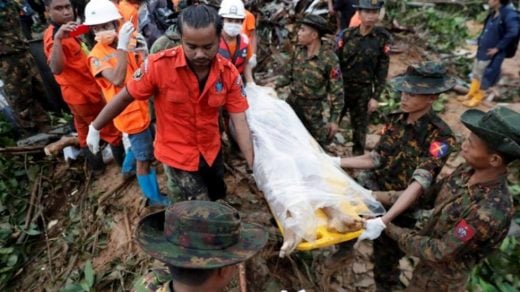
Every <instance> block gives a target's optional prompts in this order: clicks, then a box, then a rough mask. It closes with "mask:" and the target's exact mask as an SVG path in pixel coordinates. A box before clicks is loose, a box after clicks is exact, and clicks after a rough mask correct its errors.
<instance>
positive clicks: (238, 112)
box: [91, 0, 253, 200]
mask: <svg viewBox="0 0 520 292" xmlns="http://www.w3.org/2000/svg"><path fill="white" fill-rule="evenodd" d="M94 1H95V0H94ZM178 26H179V33H180V34H181V42H182V45H181V46H178V47H175V48H172V49H168V50H164V51H161V52H159V53H157V54H152V55H150V56H149V57H148V61H147V64H145V65H143V66H141V68H140V69H139V70H138V71H136V72H135V74H134V77H133V79H132V80H130V81H129V82H128V83H127V85H126V87H125V88H123V89H122V90H121V91H120V92H119V93H118V94H117V95H116V96H115V97H114V98H113V100H112V101H111V102H109V103H108V105H107V106H106V107H105V108H104V109H103V111H102V112H101V113H100V114H99V116H98V117H97V118H96V120H95V121H94V122H93V123H92V127H91V130H92V129H93V130H94V131H97V130H96V129H101V128H102V127H103V126H104V125H105V124H107V123H108V122H109V121H110V120H111V119H112V118H114V117H115V116H117V115H118V114H119V113H120V112H121V111H123V110H124V109H125V108H126V107H127V106H128V105H129V104H131V103H132V102H134V101H135V100H147V99H149V98H150V96H151V95H152V94H153V95H154V98H155V112H156V115H157V136H156V140H155V157H156V158H157V159H158V160H159V161H161V162H163V163H164V164H165V169H166V174H167V175H168V179H169V180H173V181H174V182H175V185H177V186H178V187H179V188H180V190H181V194H182V195H183V196H184V198H185V199H188V200H189V199H207V198H208V197H209V199H210V200H217V199H222V198H224V197H225V195H226V185H225V182H224V164H223V160H222V154H221V137H220V131H219V123H218V120H219V112H220V109H221V108H222V107H224V108H225V109H226V110H227V111H228V112H229V114H230V118H231V121H232V122H233V125H234V126H235V129H236V141H237V143H238V145H239V147H240V149H241V151H242V153H243V154H244V157H245V160H246V161H247V163H248V165H249V167H252V165H253V146H252V141H251V135H250V131H249V126H248V124H247V120H246V115H245V111H246V110H247V108H248V103H247V100H246V97H245V95H244V93H243V90H242V78H241V77H240V75H239V73H238V71H237V69H236V68H235V66H233V64H231V62H229V60H227V59H225V58H224V57H222V56H220V55H218V54H217V51H218V46H219V39H220V33H221V30H222V19H221V18H220V17H219V16H218V14H217V11H216V10H215V9H213V8H211V7H209V6H206V5H193V6H189V7H188V8H186V9H184V10H183V11H182V13H181V15H180V16H179V19H178Z"/></svg>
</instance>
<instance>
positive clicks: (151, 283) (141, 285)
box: [132, 269, 173, 292]
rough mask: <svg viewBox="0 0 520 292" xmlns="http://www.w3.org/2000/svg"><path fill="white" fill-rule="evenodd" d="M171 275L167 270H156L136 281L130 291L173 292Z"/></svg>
mask: <svg viewBox="0 0 520 292" xmlns="http://www.w3.org/2000/svg"><path fill="white" fill-rule="evenodd" d="M172 280H173V278H172V275H171V274H170V271H168V269H156V270H152V271H151V272H150V273H148V274H146V275H144V276H142V277H141V278H139V279H137V281H136V282H135V283H134V287H133V289H132V291H135V292H173V287H172V283H173V282H172Z"/></svg>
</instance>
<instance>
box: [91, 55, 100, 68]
mask: <svg viewBox="0 0 520 292" xmlns="http://www.w3.org/2000/svg"><path fill="white" fill-rule="evenodd" d="M90 63H91V64H92V65H93V66H95V67H99V66H101V62H100V61H99V59H98V58H95V57H93V58H92V59H91V60H90Z"/></svg>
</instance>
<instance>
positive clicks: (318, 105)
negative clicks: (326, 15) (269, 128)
mask: <svg viewBox="0 0 520 292" xmlns="http://www.w3.org/2000/svg"><path fill="white" fill-rule="evenodd" d="M300 24H301V28H300V30H299V31H298V43H299V44H300V45H301V46H299V47H297V48H296V50H295V52H294V56H293V58H292V60H291V61H290V63H289V68H288V71H287V74H285V75H283V76H282V77H281V78H280V79H278V80H276V84H275V86H276V87H281V86H286V85H289V84H290V85H291V92H290V95H289V98H288V99H287V103H289V104H290V105H291V107H292V108H293V109H294V111H295V112H296V114H297V115H298V117H299V118H300V120H301V121H302V123H303V125H304V126H305V128H307V130H308V131H309V132H310V133H311V135H312V136H313V137H314V138H315V139H316V140H317V141H318V142H319V143H320V144H321V145H322V146H324V145H327V144H328V143H330V141H331V140H332V138H333V137H334V134H335V133H336V131H337V130H338V124H337V121H338V114H339V111H340V109H341V108H342V107H343V83H342V78H341V70H340V69H339V61H338V57H337V56H336V55H335V54H334V52H333V51H332V50H330V49H328V48H327V47H326V46H325V44H322V42H321V36H322V35H323V34H324V33H326V32H329V30H328V26H327V22H326V21H325V19H323V18H322V17H320V16H317V15H308V16H306V17H305V18H304V19H303V20H302V21H300ZM328 95H330V96H331V97H332V102H331V103H330V117H329V119H328V121H329V122H328V124H326V123H325V122H324V121H323V116H322V112H323V103H324V102H327V101H328Z"/></svg>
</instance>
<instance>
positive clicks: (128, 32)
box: [117, 21, 135, 51]
mask: <svg viewBox="0 0 520 292" xmlns="http://www.w3.org/2000/svg"><path fill="white" fill-rule="evenodd" d="M134 30H135V28H134V25H133V24H132V22H130V21H127V22H125V24H123V26H121V29H120V30H119V35H118V36H117V49H118V50H122V51H128V44H129V43H130V38H131V37H132V33H133V32H134Z"/></svg>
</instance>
